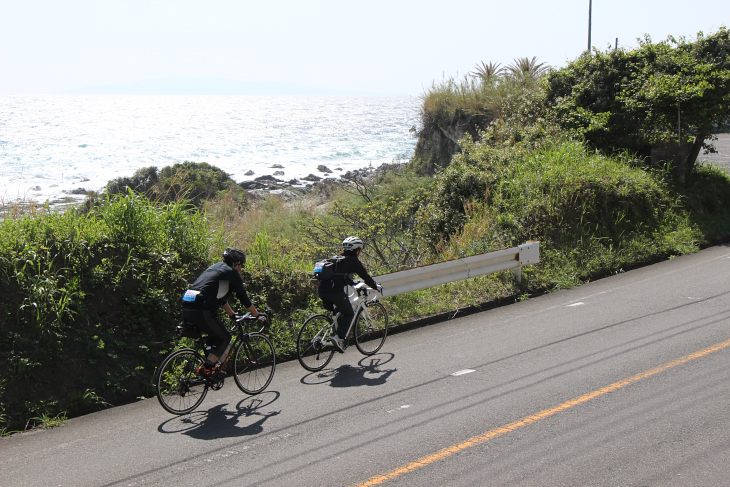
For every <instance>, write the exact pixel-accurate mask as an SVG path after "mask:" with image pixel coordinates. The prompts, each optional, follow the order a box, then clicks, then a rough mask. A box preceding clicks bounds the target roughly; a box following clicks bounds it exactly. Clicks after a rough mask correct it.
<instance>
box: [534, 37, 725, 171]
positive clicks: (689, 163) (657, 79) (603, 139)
mask: <svg viewBox="0 0 730 487" xmlns="http://www.w3.org/2000/svg"><path fill="white" fill-rule="evenodd" d="M546 86H547V88H546V90H547V92H546V96H547V100H548V103H549V104H550V105H551V106H552V107H553V110H554V113H555V114H556V116H557V120H558V121H559V123H560V124H561V125H562V126H563V127H564V128H566V129H568V130H572V131H574V132H575V133H577V134H579V135H581V136H583V137H585V139H586V141H588V142H589V143H590V144H591V145H592V146H593V147H596V148H598V149H601V150H602V151H604V152H605V153H619V152H622V151H624V150H629V151H631V152H634V153H636V154H639V155H640V156H643V157H648V156H650V154H651V149H652V147H655V146H662V145H666V144H675V145H678V146H680V145H683V146H685V147H686V156H684V157H682V158H681V160H679V162H678V165H679V175H680V179H681V180H684V179H685V178H686V177H687V176H688V175H690V174H691V173H692V171H693V170H694V167H695V161H696V160H697V156H698V155H699V153H700V151H701V149H702V147H703V146H705V147H707V144H706V141H707V140H708V139H710V138H711V131H712V129H713V127H714V126H716V125H717V124H723V123H725V122H726V121H727V120H729V119H730V31H728V30H727V29H726V28H724V27H723V28H721V29H720V30H719V31H718V32H717V33H715V34H712V35H709V36H705V35H703V34H702V33H700V34H698V36H697V39H696V40H695V41H694V42H689V41H687V40H686V39H684V38H679V39H675V38H673V37H670V38H669V39H668V40H667V41H664V42H660V43H656V44H654V43H652V42H651V38H649V37H648V36H647V37H646V38H645V39H644V40H643V41H641V42H640V44H639V47H638V48H637V49H634V50H631V51H626V50H623V49H610V50H608V51H605V52H600V51H596V52H594V53H591V54H586V55H584V56H581V57H580V58H579V59H577V60H575V61H573V62H571V63H569V64H568V65H567V66H566V67H564V68H562V69H559V70H556V71H553V72H552V73H551V74H550V75H549V76H548V78H547V85H546ZM679 152H680V154H681V151H679Z"/></svg>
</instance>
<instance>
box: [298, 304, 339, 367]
mask: <svg viewBox="0 0 730 487" xmlns="http://www.w3.org/2000/svg"><path fill="white" fill-rule="evenodd" d="M331 330H332V320H331V319H330V318H328V317H327V316H325V315H314V316H311V317H310V318H309V319H308V320H307V321H305V322H304V324H303V325H302V328H301V329H300V330H299V335H297V359H298V360H299V363H300V364H302V367H304V368H305V369H307V370H309V371H310V372H317V371H318V370H322V369H323V368H325V367H326V366H327V364H328V363H330V360H332V356H333V355H334V354H335V349H334V347H333V346H332V345H330V343H329V341H328V340H327V338H328V337H329V335H330V332H331Z"/></svg>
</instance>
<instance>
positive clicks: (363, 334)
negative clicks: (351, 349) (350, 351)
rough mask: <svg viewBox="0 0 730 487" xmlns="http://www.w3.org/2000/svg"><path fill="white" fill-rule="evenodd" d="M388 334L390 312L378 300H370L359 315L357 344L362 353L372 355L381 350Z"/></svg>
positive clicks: (356, 331) (356, 335) (356, 333)
mask: <svg viewBox="0 0 730 487" xmlns="http://www.w3.org/2000/svg"><path fill="white" fill-rule="evenodd" d="M387 335H388V313H386V311H385V307H384V306H383V305H382V304H381V303H379V302H378V301H370V302H369V303H367V304H366V305H365V309H363V310H362V311H361V312H360V314H359V315H358V317H357V323H356V324H355V345H356V346H357V349H358V350H360V352H361V353H363V354H365V355H372V354H374V353H376V352H377V351H378V350H380V347H382V346H383V343H385V337H386V336H387Z"/></svg>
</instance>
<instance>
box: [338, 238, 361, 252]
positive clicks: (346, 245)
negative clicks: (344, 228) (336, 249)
mask: <svg viewBox="0 0 730 487" xmlns="http://www.w3.org/2000/svg"><path fill="white" fill-rule="evenodd" d="M362 245H363V243H362V240H360V239H359V238H357V237H347V238H346V239H345V240H343V241H342V248H343V249H344V250H357V249H361V248H362Z"/></svg>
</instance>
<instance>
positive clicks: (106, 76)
mask: <svg viewBox="0 0 730 487" xmlns="http://www.w3.org/2000/svg"><path fill="white" fill-rule="evenodd" d="M728 24H730V1H728V0H693V1H692V2H687V1H686V0H683V1H679V0H593V29H592V41H593V42H592V44H593V45H594V46H596V47H599V48H601V49H605V48H606V47H607V46H609V45H611V46H613V44H614V41H615V39H616V38H618V43H619V45H620V46H624V47H635V46H636V38H637V37H643V36H644V34H647V33H648V34H650V35H651V36H652V38H653V40H654V41H660V40H663V39H665V38H666V36H667V35H670V34H671V35H674V36H686V37H688V38H694V37H695V36H696V34H697V32H698V31H700V30H701V31H704V32H705V33H713V32H716V31H717V29H718V28H719V27H720V26H721V25H726V26H727V25H728ZM587 37H588V0H554V1H545V0H521V1H505V0H481V1H477V0H440V1H434V0H420V1H411V0H387V1H381V0H368V1H354V0H339V1H330V0H321V1H317V0H297V1H277V0H268V1H266V0H259V1H255V2H254V1H248V0H208V1H195V2H192V1H186V0H174V1H168V0H145V1H138V0H123V1H122V0H63V1H59V0H0V93H57V92H61V91H64V90H71V89H78V88H83V87H86V86H92V85H106V84H119V83H132V82H135V81H139V80H143V79H163V78H168V77H173V76H182V77H186V78H200V77H206V76H214V77H221V78H227V79H233V80H241V81H284V82H291V83H298V84H303V85H309V86H314V87H322V88H329V89H340V90H355V91H366V92H373V93H383V94H399V95H416V96H417V95H420V94H421V93H423V91H424V88H425V87H427V86H429V85H431V83H432V82H433V81H439V80H441V79H442V77H443V76H446V77H450V76H456V75H459V76H461V75H464V74H466V73H468V72H469V71H471V70H473V69H474V67H475V65H476V64H477V63H478V62H479V61H493V62H500V63H502V65H506V64H509V63H510V62H511V61H512V60H513V59H514V58H517V57H525V56H527V57H532V56H537V58H538V59H539V61H543V62H546V63H548V64H550V65H552V66H556V67H560V66H563V65H565V64H566V62H567V61H569V60H572V59H574V58H575V57H576V56H578V55H579V54H580V53H581V52H582V51H583V50H585V49H586V46H587Z"/></svg>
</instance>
